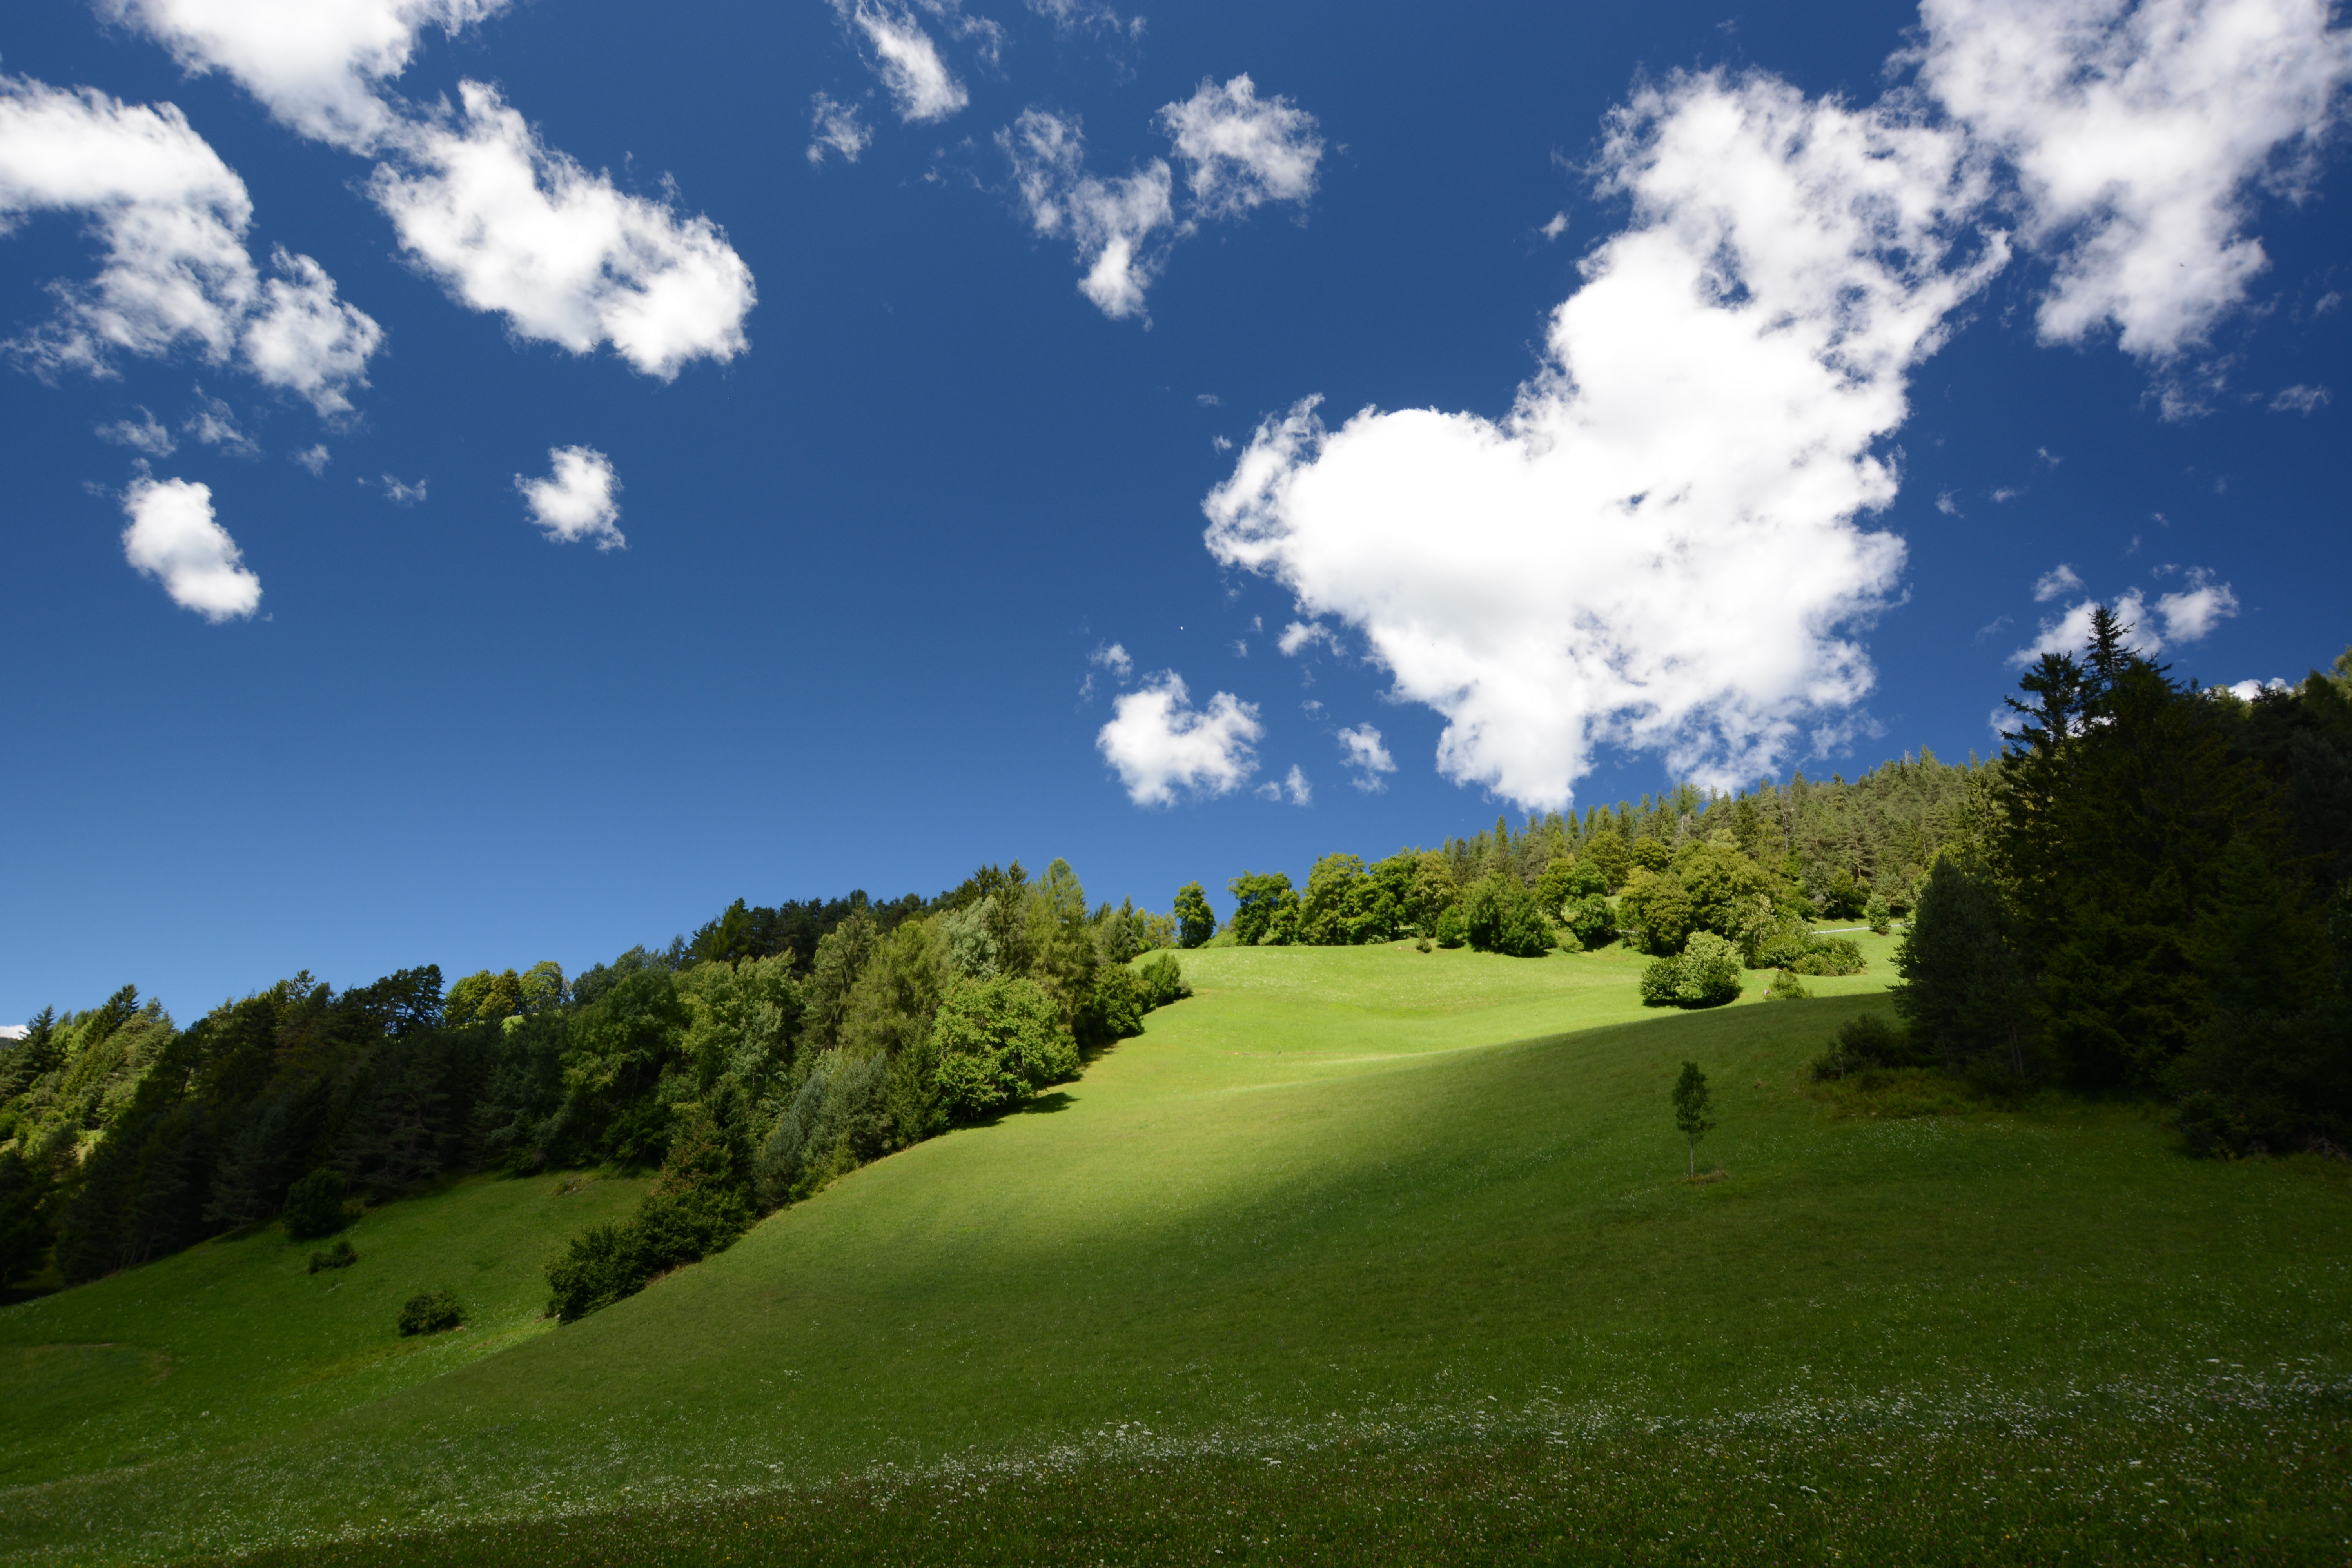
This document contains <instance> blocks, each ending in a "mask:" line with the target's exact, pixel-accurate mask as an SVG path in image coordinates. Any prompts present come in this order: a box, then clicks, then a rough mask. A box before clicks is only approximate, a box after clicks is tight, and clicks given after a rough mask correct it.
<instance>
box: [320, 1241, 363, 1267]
mask: <svg viewBox="0 0 2352 1568" xmlns="http://www.w3.org/2000/svg"><path fill="white" fill-rule="evenodd" d="M359 1260H360V1255H359V1254H358V1253H356V1252H353V1251H352V1239H351V1237H343V1239H341V1241H338V1242H337V1243H335V1245H334V1246H332V1247H328V1248H327V1249H326V1250H325V1251H323V1252H313V1253H312V1254H310V1272H311V1273H313V1274H316V1273H317V1272H319V1270H320V1269H321V1268H350V1267H351V1266H352V1264H354V1263H357V1262H358V1261H359Z"/></svg>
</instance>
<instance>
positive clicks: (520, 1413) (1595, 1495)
mask: <svg viewBox="0 0 2352 1568" xmlns="http://www.w3.org/2000/svg"><path fill="white" fill-rule="evenodd" d="M1861 940H1862V943H1863V946H1864V951H1865V953H1866V954H1867V956H1868V957H1869V960H1870V967H1869V969H1868V971H1867V972H1866V973H1864V974H1863V975H1861V976H1857V977H1853V978H1852V979H1848V980H1822V981H1815V982H1809V983H1808V984H1811V986H1812V987H1813V988H1814V989H1815V990H1816V992H1817V993H1819V994H1817V995H1816V996H1815V997H1813V998H1812V999H1810V1000H1804V1001H1796V1002H1772V1003H1765V1002H1763V1001H1761V1000H1760V997H1761V994H1762V982H1763V980H1764V979H1765V978H1766V977H1765V976H1761V975H1750V976H1749V977H1748V982H1749V984H1748V994H1747V995H1746V996H1745V997H1744V998H1743V999H1742V1000H1741V1001H1740V1002H1738V1003H1737V1004H1735V1005H1731V1006H1729V1007H1726V1008H1722V1009H1719V1010H1716V1011H1712V1012H1704V1013H1691V1014H1670V1015H1661V1014H1659V1013H1657V1012H1655V1011H1650V1012H1646V1013H1645V1011H1644V1010H1643V1008H1642V1007H1641V1006H1640V1005H1638V1000H1637V997H1636V994H1635V989H1634V979H1635V976H1636V974H1637V973H1638V972H1639V966H1640V963H1641V961H1640V960H1639V959H1638V958H1636V957H1633V956H1632V955H1629V954H1625V953H1623V952H1622V951H1611V952H1601V953H1595V954H1580V955H1573V956H1571V955H1568V954H1554V955H1552V956H1549V957H1547V958H1543V959H1512V958H1505V957H1499V956H1496V955H1491V954H1480V953H1475V952H1469V951H1466V950H1457V951H1439V952H1429V953H1423V952H1416V951H1414V950H1413V949H1412V947H1411V946H1410V945H1408V944H1402V943H1398V944H1391V945H1386V946H1371V947H1357V948H1347V947H1340V948H1307V947H1288V948H1249V949H1207V950H1202V951H1198V952H1189V953H1186V954H1185V955H1184V964H1185V971H1186V976H1187V978H1188V979H1189V980H1190V982H1191V983H1192V986H1193V987H1194V990H1195V994H1194V995H1193V996H1192V998H1190V999H1189V1000H1186V1001H1183V1002H1181V1003H1178V1004H1176V1005H1172V1006H1170V1007H1166V1008H1163V1009H1160V1010H1159V1011H1157V1012H1154V1013H1152V1014H1151V1015H1150V1017H1149V1021H1148V1026H1147V1027H1146V1029H1145V1032H1144V1033H1143V1034H1142V1035H1141V1036H1140V1037H1137V1038H1133V1039H1129V1040H1127V1041H1124V1042H1122V1043H1120V1044H1119V1045H1118V1046H1117V1047H1113V1048H1112V1049H1110V1050H1109V1051H1108V1052H1107V1053H1105V1054H1104V1055H1102V1056H1101V1057H1100V1058H1097V1060H1095V1061H1094V1062H1093V1063H1091V1064H1090V1065H1089V1066H1088V1068H1087V1071H1086V1073H1085V1075H1084V1077H1083V1078H1082V1079H1079V1080H1077V1081H1076V1082H1074V1083H1071V1084H1068V1085H1066V1086H1064V1087H1063V1088H1062V1089H1058V1090H1056V1091H1055V1092H1052V1093H1050V1094H1048V1095H1046V1096H1045V1097H1044V1098H1043V1099H1041V1100H1038V1101H1036V1102H1034V1103H1033V1104H1031V1105H1030V1106H1029V1107H1027V1108H1025V1109H1024V1110H1022V1111H1020V1112H1019V1113H1017V1114H1013V1115H1009V1116H1006V1117H1003V1119H1001V1120H999V1121H995V1122H993V1123H991V1124H987V1125H982V1126H978V1127H972V1128H967V1129H963V1130H960V1131H954V1132H951V1133H950V1134H948V1135H946V1136H944V1137H940V1138H937V1139H934V1140H931V1141H929V1142H923V1143H919V1144H917V1145H916V1146H914V1147H912V1148H910V1149H908V1150H906V1151H904V1152H900V1153H898V1154H896V1155H893V1156H892V1157H890V1158H888V1159H886V1160H883V1161H880V1162H878V1163H875V1164H872V1165H869V1166H866V1167H865V1168H863V1169H861V1170H858V1171H856V1173H852V1174H850V1175H848V1176H846V1177H845V1178H843V1179H841V1180H840V1181H838V1182H836V1183H835V1184H833V1185H832V1186H830V1187H828V1188H827V1189H825V1190H824V1192H822V1193H820V1194H818V1195H817V1196H815V1197H814V1198H813V1199H811V1200H810V1201H808V1202H805V1203H803V1204H800V1205H795V1206H793V1207H792V1208H789V1209H786V1210H783V1211H782V1212H780V1213H778V1214H776V1215H772V1216H771V1217H770V1218H768V1219H767V1220H766V1221H764V1222H763V1223H761V1225H760V1226H757V1227H756V1228H755V1229H754V1230H752V1231H751V1233H750V1234H749V1235H748V1236H746V1237H744V1238H743V1239H742V1240H740V1242H738V1243H737V1244H736V1245H735V1246H734V1247H732V1248H731V1249H730V1250H728V1251H727V1252H725V1253H723V1254H720V1255H719V1256H717V1257H715V1258H709V1259H708V1260H706V1261H705V1262H703V1263H700V1264H698V1265H695V1266H692V1267H689V1268H684V1269H681V1270H679V1271H677V1273H675V1274H672V1275H670V1276H669V1277H668V1278H667V1279H662V1280H659V1281H658V1282H656V1284H655V1285H653V1286H652V1287H651V1288H650V1289H646V1291H644V1292H643V1293H642V1294H640V1295H637V1296H635V1297H632V1298H629V1299H627V1300H623V1301H621V1302H619V1303H617V1304H616V1305H614V1306H612V1307H609V1308H607V1309H605V1310H603V1311H601V1312H597V1313H595V1314H593V1316H590V1317H588V1318H587V1319H585V1320H583V1321H580V1322H578V1323H575V1324H572V1325H569V1326H565V1327H562V1328H557V1327H555V1326H554V1324H553V1322H552V1321H551V1320H550V1319H547V1318H544V1317H542V1316H541V1315H540V1313H541V1307H542V1305H543V1303H544V1299H545V1294H546V1292H545V1285H544V1280H543V1278H542V1275H541V1269H542V1267H543V1265H544V1264H545V1262H546V1260H547V1258H548V1257H549V1255H550V1254H551V1252H552V1251H553V1249H554V1248H555V1247H556V1246H557V1245H558V1244H559V1242H560V1241H561V1240H562V1237H565V1236H567V1235H569V1234H571V1233H572V1232H573V1231H575V1230H577V1229H579V1228H580V1227H582V1226H585V1225H587V1224H589V1223H590V1222H592V1221H593V1220H598V1219H604V1218H610V1217H613V1216H614V1215H618V1214H620V1213H622V1212H624V1211H625V1209H626V1207H627V1206H628V1205H629V1204H630V1202H632V1201H633V1199H634V1197H635V1192H636V1189H637V1184H635V1183H633V1182H630V1181H627V1180H624V1179H620V1178H617V1177H614V1176H611V1175H605V1176H604V1177H602V1178H601V1179H589V1180H584V1181H574V1180H569V1179H559V1178H558V1177H556V1176H554V1175H544V1176H539V1177H533V1178H529V1179H499V1178H477V1179H472V1180H468V1181H464V1182H460V1183H457V1184H452V1185H450V1186H448V1187H446V1188H445V1189H443V1190H441V1191H439V1192H437V1193H435V1194H430V1195H427V1196H424V1197H420V1198H416V1199H413V1200H409V1201H405V1202H402V1203H398V1204H394V1205H388V1206H386V1207H383V1208H382V1209H379V1210H375V1211H373V1212H371V1213H369V1214H368V1215H366V1216H365V1217H364V1218H363V1219H362V1220H361V1221H360V1222H359V1224H358V1225H357V1226H355V1227H354V1228H353V1230H352V1232H351V1237H352V1242H353V1244H354V1246H355V1247H356V1248H357V1250H358V1251H359V1253H360V1261H359V1262H358V1263H357V1264H356V1265H355V1266H353V1267H352V1268H347V1269H341V1270H331V1271H326V1272H321V1273H318V1274H311V1273H309V1272H307V1271H306V1267H305V1260H306V1259H307V1258H308V1256H309V1253H310V1247H309V1246H308V1245H297V1244H293V1243H289V1242H288V1241H287V1240H286V1239H285V1237H284V1236H283V1234H282V1232H281V1231H280V1230H278V1228H277V1227H276V1226H271V1227H269V1228H268V1229H266V1230H262V1231H259V1232H257V1233H253V1234H247V1235H239V1236H234V1237H226V1238H223V1239H220V1240H216V1241H214V1242H209V1243H206V1244H205V1245H202V1246H199V1247H194V1248H192V1249H190V1250H189V1251H187V1252H184V1253H182V1254H180V1255H178V1256H176V1257H173V1258H168V1259H165V1260H163V1261H162V1262H159V1263H156V1264H152V1265H150V1266H148V1267H145V1268H138V1269H133V1270H131V1271H129V1272H126V1273H123V1274H120V1275H117V1276H114V1277H112V1278H110V1279H104V1280H101V1281H100V1282H98V1283H96V1284H93V1285H89V1286H85V1287H82V1288H79V1289H74V1290H70V1291H65V1292H61V1293H58V1294H57V1295H53V1296H49V1297H45V1298H41V1299H37V1300H32V1301H28V1302H26V1303H23V1304H20V1305H16V1306H14V1307H10V1308H7V1309H5V1310H0V1380H5V1381H0V1393H5V1401H0V1552H5V1553H7V1554H8V1555H9V1556H11V1557H12V1558H15V1559H18V1560H26V1561H56V1562H74V1563H85V1562H87V1563H95V1562H107V1561H134V1560H170V1559H183V1560H184V1559H214V1558H227V1557H246V1558H257V1559H259V1560H262V1561H270V1562H287V1563H297V1562H301V1563H308V1562H353V1563H359V1562H404V1561H413V1562H417V1563H428V1562H429V1563H572V1562H578V1563H613V1562H713V1563H716V1562H730V1561H731V1562H749V1561H819V1560H822V1561H838V1562H877V1563H878V1562H893V1563H901V1562H972V1563H980V1562H1007V1563H1011V1562H1023V1561H1034V1560H1037V1559H1039V1558H1042V1557H1054V1558H1056V1559H1060V1558H1065V1557H1066V1558H1071V1559H1074V1560H1076V1559H1080V1558H1084V1559H1088V1560H1097V1559H1098V1560H1103V1561H1115V1562H1157V1561H1187V1562H1190V1561H1199V1562H1234V1561H1240V1560H1243V1559H1244V1558H1247V1559H1252V1560H1265V1561H1301V1562H1307V1561H1373V1560H1381V1561H1416V1562H1441V1561H1442V1562H1478V1561H1487V1560H1493V1559H1496V1558H1524V1559H1527V1560H1552V1561H1587V1560H1589V1561H1595V1562H1601V1561H1615V1562H1623V1561H1661V1562H1669V1561H1671V1562H1693V1561H1711V1562H1723V1561H1758V1562H1767V1561H1769V1562H1782V1561H1804V1562H1822V1563H1833V1562H1839V1561H1887V1560H1892V1559H1898V1558H1899V1559H1904V1560H1908V1561H1915V1562H1924V1561H1937V1562H2018V1563H2055V1562H2058V1561H2061V1560H2062V1559H2063V1560H2067V1561H2073V1562H2080V1563H2089V1562H2109V1561H2116V1562H2174V1561H2200V1562H2201V1561H2207V1560H2219V1561H2243V1562H2279V1561H2342V1560H2345V1559H2346V1557H2347V1546H2346V1542H2347V1538H2352V1513H2347V1507H2352V1489H2347V1482H2352V1461H2348V1460H2347V1440H2352V1421H2347V1416H2348V1415H2352V1400H2347V1391H2352V1353H2347V1346H2352V1246H2347V1241H2352V1166H2347V1164H2345V1163H2341V1162H2336V1161H2328V1160H2323V1159H2320V1158H2318V1157H2316V1156H2310V1155H2298V1156H2294V1157H2292V1158H2285V1159H2275V1160H2250V1161H2242V1162H2223V1161H2211V1160H2196V1159H2190V1158H2188V1157H2187V1156H2185V1155H2184V1154H2183V1153H2182V1152H2180V1150H2179V1146H2178V1138H2177V1136H2176V1135H2175V1134H2174V1133H2173V1132H2172V1131H2170V1129H2169V1127H2168V1124H2167V1122H2166V1121H2165V1120H2164V1119H2163V1117H2162V1116H2161V1115H2159V1114H2158V1113H2157V1112H2156V1111H2154V1110H2149V1109H2147V1108H2145V1107H2143V1106H2141V1105H2139V1104H2137V1103H2130V1102H2117V1103H2091V1102H2084V1101H2082V1100H2072V1099H2064V1098H2060V1097H2056V1096H2044V1097H2042V1098H2039V1099H2035V1100H2029V1101H2025V1102H2022V1103H2020V1104H2017V1105H2013V1106H1999V1105H1992V1104H1989V1103H1982V1102H1974V1101H1963V1100H1960V1099H1959V1098H1958V1097H1957V1096H1955V1095H1948V1094H1947V1095H1940V1096H1939V1095H1935V1094H1928V1095H1924V1096H1923V1095H1921V1094H1920V1093H1918V1092H1916V1086H1914V1085H1906V1084H1905V1083H1903V1082H1901V1081H1892V1082H1887V1083H1880V1082H1877V1081H1876V1080H1873V1081H1870V1082H1864V1083H1857V1084H1848V1085H1843V1086H1837V1087H1836V1088H1834V1089H1825V1088H1824V1087H1822V1086H1814V1085H1811V1084H1810V1083H1809V1082H1808V1081H1807V1075H1806V1073H1805V1070H1804V1068H1805V1065H1806V1063H1807V1062H1808V1061H1809V1060H1810V1059H1811V1058H1812V1057H1813V1056H1814V1055H1816V1054H1817V1053H1818V1052H1819V1051H1820V1050H1821V1049H1822V1045H1823V1043H1824V1042H1825V1041H1826V1040H1827V1039H1828V1037H1830V1036H1831V1035H1832V1033H1833V1032H1834V1030H1835V1028H1836V1027H1837V1026H1838V1025H1839V1023H1841V1022H1842V1021H1843V1020H1844V1019H1845V1018H1847V1017H1850V1016H1853V1015H1855V1014H1857V1013H1859V1012H1862V1011H1865V1010H1868V1009H1870V1008H1873V1007H1877V1006H1883V1005H1885V1004H1884V1000H1883V998H1881V997H1879V996H1877V995H1876V994H1875V993H1877V992H1878V991H1879V989H1880V988H1881V987H1882V986H1883V984H1884V983H1885V978H1886V976H1887V973H1888V964H1887V960H1888V956H1889V952H1890V948H1891V942H1889V941H1888V940H1887V939H1883V938H1873V937H1869V936H1867V935H1864V937H1863V938H1862V939H1861ZM1685 1059H1694V1060H1696V1061H1697V1062H1699V1063H1700V1064H1701V1066H1702V1067H1703V1068H1705V1069H1706V1072H1707V1074H1708V1076H1709V1078H1710V1079H1711V1081H1712V1084H1713V1088H1714V1093H1715V1101H1716V1115H1717V1121H1718V1125H1717V1129H1716V1130H1715V1131H1713V1132H1712V1133H1710V1134H1709V1135H1708V1136H1707V1138H1706V1141H1705V1142H1703V1143H1702V1145H1701V1148H1700V1156H1701V1158H1700V1163H1701V1166H1702V1168H1703V1169H1710V1170H1714V1169H1719V1170H1720V1172H1721V1173H1722V1174H1721V1176H1720V1179H1717V1180H1712V1181H1708V1182H1705V1183H1701V1184H1692V1183H1689V1182H1686V1181H1685V1180H1684V1179H1683V1173H1684V1169H1685V1150H1684V1145H1683V1142H1682V1139H1681V1137H1680V1135H1679V1134H1678V1133H1677V1132H1676V1131H1675V1128H1674V1124H1673V1121H1672V1117H1671V1114H1670V1111H1669V1110H1668V1105H1667V1092H1668V1089H1669V1087H1670V1086H1671V1084H1672V1082H1673V1080H1674V1078H1675V1073H1676V1072H1677V1071H1678V1069H1679V1068H1680V1066H1681V1064H1682V1063H1683V1061H1684V1060H1685ZM1923 1107H1933V1108H1936V1109H1937V1110H1938V1111H1939V1113H1937V1114H1927V1115H1916V1114H1903V1112H1906V1111H1912V1110H1919V1109H1921V1108H1923ZM587 1175H588V1176H590V1177H593V1176H594V1175H595V1173H587ZM566 1188H569V1189H571V1190H564V1189H566ZM437 1288H446V1289H452V1290H454V1291H455V1292H456V1293H457V1296H458V1297H459V1299H460V1300H461V1302H462V1303H463V1305H464V1307H465V1309H466V1313H467V1326H466V1327H465V1328H463V1329H461V1330H459V1331H456V1332H454V1333H450V1334H446V1335H439V1336H433V1337H429V1338H421V1339H409V1340H402V1339H401V1338H399V1336H398V1335H397V1334H396V1333H395V1331H394V1317H395V1315H396V1313H397V1310H398V1308H399V1304H400V1302H401V1301H402V1300H405V1299H406V1297H408V1296H409V1295H411V1294H414V1293H415V1292H416V1291H417V1290H420V1289H437Z"/></svg>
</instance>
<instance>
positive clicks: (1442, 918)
mask: <svg viewBox="0 0 2352 1568" xmlns="http://www.w3.org/2000/svg"><path fill="white" fill-rule="evenodd" d="M1430 935H1432V936H1433V937H1435V938H1436V939H1437V945H1438V946H1440V947H1460V946H1461V945H1462V944H1463V943H1464V942H1467V941H1468V940H1469V936H1468V933H1467V932H1466V931H1465V929H1464V927H1463V923H1462V907H1461V906H1460V905H1459V904H1448V905H1447V906H1446V907H1445V908H1444V909H1443V910H1439V911H1438V914H1437V929H1436V930H1434V931H1431V932H1430Z"/></svg>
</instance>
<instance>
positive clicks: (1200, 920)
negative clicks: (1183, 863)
mask: <svg viewBox="0 0 2352 1568" xmlns="http://www.w3.org/2000/svg"><path fill="white" fill-rule="evenodd" d="M1216 934H1217V914H1216V911H1215V910H1212V909H1211V908H1209V895H1208V894H1206V893H1204V892H1202V890H1201V884H1200V883H1198V882H1187V883H1185V884H1184V885H1183V886H1182V887H1181V888H1179V889H1176V941H1177V944H1178V945H1179V946H1181V947H1199V946H1201V945H1202V944H1203V943H1205V942H1207V941H1208V940H1209V939H1210V938H1211V937H1213V936H1214V935H1216Z"/></svg>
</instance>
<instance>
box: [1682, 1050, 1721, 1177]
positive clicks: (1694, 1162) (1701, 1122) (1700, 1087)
mask: <svg viewBox="0 0 2352 1568" xmlns="http://www.w3.org/2000/svg"><path fill="white" fill-rule="evenodd" d="M1707 1103H1708V1102H1707V1092H1706V1074H1705V1073H1703V1072H1701V1071H1699V1070H1698V1063H1696V1062H1685V1063H1683V1076H1682V1077H1680V1078H1678V1079H1675V1129H1676V1131H1680V1132H1681V1133H1682V1134H1683V1136H1684V1137H1685V1138H1688V1139H1689V1140H1690V1173H1691V1179H1692V1180H1694V1181H1696V1180H1697V1179H1698V1141H1699V1140H1700V1139H1701V1138H1702V1137H1704V1136H1706V1134H1707V1133H1708V1132H1710V1131H1713V1130H1714V1128H1715V1118H1714V1117H1712V1116H1709V1115H1708V1114H1707Z"/></svg>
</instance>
